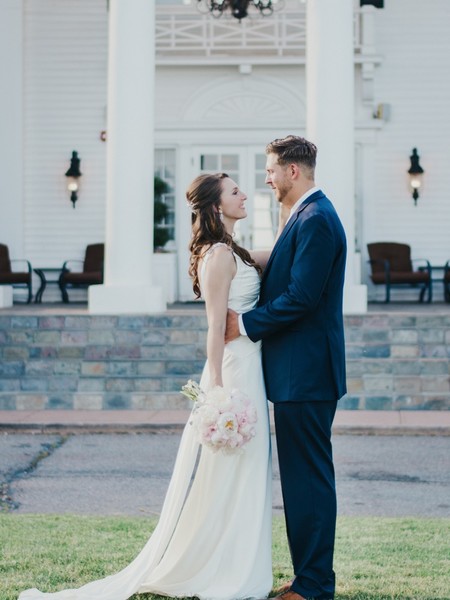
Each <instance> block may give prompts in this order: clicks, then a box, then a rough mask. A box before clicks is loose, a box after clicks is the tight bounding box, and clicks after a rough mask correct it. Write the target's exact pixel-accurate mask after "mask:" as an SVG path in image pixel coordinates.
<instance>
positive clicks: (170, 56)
mask: <svg viewBox="0 0 450 600" xmlns="http://www.w3.org/2000/svg"><path fill="white" fill-rule="evenodd" d="M291 6H292V5H291ZM297 6H298V9H296V10H293V9H292V8H286V9H284V10H280V11H278V12H275V13H274V14H272V15H270V16H268V17H260V16H259V15H255V16H253V18H250V17H248V18H246V19H243V20H242V21H241V22H238V21H237V20H236V19H235V18H233V17H231V15H223V16H222V17H220V18H214V17H212V16H211V15H210V14H201V13H199V12H198V11H197V10H196V7H195V6H194V5H190V6H173V5H171V6H170V5H169V6H167V5H166V6H164V5H158V7H157V12H156V60H157V63H159V64H171V63H172V64H183V63H195V62H205V63H212V62H221V61H225V62H226V61H227V60H228V61H234V62H239V61H241V62H242V61H245V60H246V59H247V60H248V59H249V58H250V57H251V58H252V59H256V62H257V61H258V60H259V61H261V62H264V61H266V60H268V61H269V62H280V63H281V62H287V61H289V59H291V60H295V61H296V62H303V61H304V57H305V49H306V13H305V9H304V5H302V4H300V3H299V4H297ZM363 15H364V9H356V10H355V16H354V46H355V53H360V52H361V51H362V48H363V31H362V30H363V27H362V18H363Z"/></svg>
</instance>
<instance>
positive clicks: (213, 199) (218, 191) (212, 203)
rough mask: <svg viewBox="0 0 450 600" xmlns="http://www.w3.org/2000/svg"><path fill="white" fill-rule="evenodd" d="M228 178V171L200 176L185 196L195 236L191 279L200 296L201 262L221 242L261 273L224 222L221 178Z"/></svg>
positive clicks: (196, 293) (191, 260)
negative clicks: (199, 267)
mask: <svg viewBox="0 0 450 600" xmlns="http://www.w3.org/2000/svg"><path fill="white" fill-rule="evenodd" d="M226 177H228V175H227V174H226V173H215V174H212V175H211V174H208V175H199V176H198V177H196V178H195V179H194V181H193V182H192V183H191V185H190V186H189V188H188V190H187V192H186V198H187V202H188V205H189V207H190V208H191V210H192V238H191V243H190V244H189V250H190V252H191V256H190V261H189V275H190V276H191V278H192V287H193V290H194V294H195V296H196V297H197V298H200V296H201V291H200V282H199V278H198V265H199V261H200V259H201V258H202V257H203V256H204V254H205V252H206V251H207V250H208V249H209V248H210V247H211V246H212V245H213V244H217V243H218V242H222V243H224V244H226V245H227V246H229V247H230V248H231V249H232V250H233V252H235V253H236V254H237V255H238V256H239V257H240V258H242V260H243V261H244V262H245V263H246V264H247V265H250V266H252V267H255V269H256V270H257V271H258V272H261V269H260V267H259V265H257V264H256V263H255V261H254V260H253V259H252V257H251V256H250V253H249V252H248V251H247V250H246V249H245V248H241V246H238V244H236V242H235V241H233V238H232V237H231V235H230V234H229V233H227V230H226V229H225V227H224V224H223V223H222V220H221V217H220V213H219V206H220V197H221V195H222V191H223V188H222V181H223V179H225V178H226Z"/></svg>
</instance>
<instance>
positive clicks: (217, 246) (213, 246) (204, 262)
mask: <svg viewBox="0 0 450 600" xmlns="http://www.w3.org/2000/svg"><path fill="white" fill-rule="evenodd" d="M220 246H225V248H226V249H227V250H229V251H230V252H233V249H232V248H230V246H228V244H225V242H217V243H216V244H213V245H212V246H210V247H209V248H208V250H207V251H206V252H205V254H204V255H203V259H202V260H203V264H204V265H205V264H206V263H207V261H208V259H209V257H210V256H211V255H212V253H213V252H214V250H215V249H216V248H219V247H220Z"/></svg>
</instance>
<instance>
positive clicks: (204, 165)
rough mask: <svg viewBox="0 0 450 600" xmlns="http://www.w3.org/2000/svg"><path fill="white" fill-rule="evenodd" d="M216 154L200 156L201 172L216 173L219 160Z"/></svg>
mask: <svg viewBox="0 0 450 600" xmlns="http://www.w3.org/2000/svg"><path fill="white" fill-rule="evenodd" d="M218 158H219V157H218V156H217V154H202V155H201V157H200V169H201V170H202V171H218V170H219V160H218Z"/></svg>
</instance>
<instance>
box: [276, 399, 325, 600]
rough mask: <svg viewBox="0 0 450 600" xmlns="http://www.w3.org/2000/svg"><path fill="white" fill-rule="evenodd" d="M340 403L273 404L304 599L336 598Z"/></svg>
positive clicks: (291, 543) (288, 520)
mask: <svg viewBox="0 0 450 600" xmlns="http://www.w3.org/2000/svg"><path fill="white" fill-rule="evenodd" d="M336 406H337V402H281V403H278V402H277V403H275V404H274V416H275V429H276V439H277V449H278V460H279V464H280V478H281V489H282V493H283V502H284V512H285V518H286V529H287V537H288V541H289V547H290V551H291V557H292V564H293V567H294V574H295V579H294V582H293V584H292V589H293V590H294V591H295V592H297V593H299V594H301V595H302V596H304V597H305V598H317V599H318V600H328V599H332V598H334V590H335V575H334V571H333V552H334V538H335V529H336V487H335V477H334V466H333V454H332V447H331V425H332V423H333V418H334V415H335V412H336Z"/></svg>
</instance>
